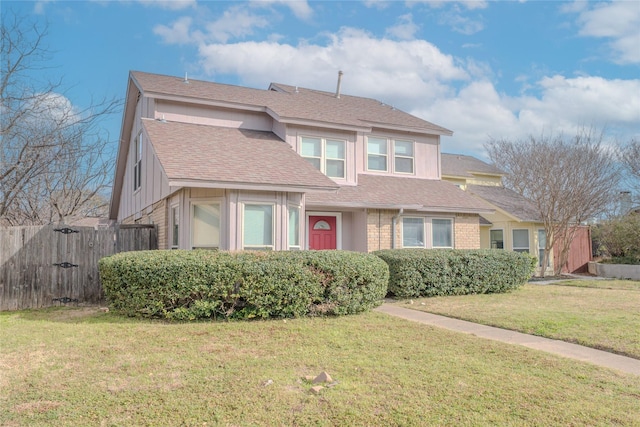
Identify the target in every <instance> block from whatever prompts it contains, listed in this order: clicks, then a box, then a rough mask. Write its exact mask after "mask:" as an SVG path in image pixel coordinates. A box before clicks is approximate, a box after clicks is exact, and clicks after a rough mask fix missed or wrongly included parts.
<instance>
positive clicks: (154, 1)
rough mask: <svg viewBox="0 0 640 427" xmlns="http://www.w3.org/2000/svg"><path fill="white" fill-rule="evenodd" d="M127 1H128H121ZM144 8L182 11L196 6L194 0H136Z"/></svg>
mask: <svg viewBox="0 0 640 427" xmlns="http://www.w3.org/2000/svg"><path fill="white" fill-rule="evenodd" d="M121 1H128V0H121ZM136 1H138V2H140V3H142V4H143V5H145V6H149V7H159V8H161V9H168V10H182V9H187V8H190V7H195V6H196V5H197V1H196V0H136Z"/></svg>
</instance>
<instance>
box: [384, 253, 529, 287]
mask: <svg viewBox="0 0 640 427" xmlns="http://www.w3.org/2000/svg"><path fill="white" fill-rule="evenodd" d="M375 255H377V256H379V257H380V258H382V259H383V260H384V261H385V262H386V263H387V264H388V265H389V274H390V278H389V294H391V295H393V296H395V297H398V298H412V297H423V296H427V297H429V296H436V295H463V294H483V293H493V292H506V291H509V290H511V289H515V288H517V287H519V286H521V285H522V284H524V283H525V282H526V281H527V280H529V278H531V275H532V274H533V270H534V266H535V258H533V257H531V256H530V255H529V254H523V253H518V252H509V251H503V250H491V249H481V250H455V249H436V250H424V249H391V250H383V251H378V252H375Z"/></svg>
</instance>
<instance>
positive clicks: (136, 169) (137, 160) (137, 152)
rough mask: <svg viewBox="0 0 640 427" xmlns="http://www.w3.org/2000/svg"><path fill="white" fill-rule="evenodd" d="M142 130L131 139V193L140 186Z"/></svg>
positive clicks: (137, 190) (142, 148)
mask: <svg viewBox="0 0 640 427" xmlns="http://www.w3.org/2000/svg"><path fill="white" fill-rule="evenodd" d="M143 141H144V140H143V138H142V131H140V133H138V135H137V136H136V137H135V139H134V140H133V193H134V194H135V193H137V192H139V191H140V189H141V188H142V153H143V151H144V147H143Z"/></svg>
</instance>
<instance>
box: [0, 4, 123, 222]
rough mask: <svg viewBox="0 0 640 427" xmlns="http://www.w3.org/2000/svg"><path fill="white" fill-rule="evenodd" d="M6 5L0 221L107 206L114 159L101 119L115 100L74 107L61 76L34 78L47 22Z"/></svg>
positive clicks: (52, 218)
mask: <svg viewBox="0 0 640 427" xmlns="http://www.w3.org/2000/svg"><path fill="white" fill-rule="evenodd" d="M3 12H4V13H3V14H2V28H1V40H0V43H1V45H0V48H1V52H0V53H1V55H0V58H1V59H0V61H1V63H0V72H1V80H0V90H1V91H2V97H1V102H0V113H1V114H0V136H1V137H2V146H1V148H0V224H5V225H18V224H47V223H55V222H64V221H65V220H67V219H69V218H73V217H74V216H79V215H81V214H82V212H83V211H86V210H87V209H88V208H89V207H90V206H93V207H94V208H96V209H100V207H101V206H102V208H106V197H105V196H104V193H105V192H106V191H107V190H108V188H109V185H110V179H111V164H112V163H113V162H109V161H108V159H106V157H105V156H106V155H107V154H109V153H107V151H108V149H109V148H110V147H109V141H108V140H107V139H106V138H104V137H102V136H101V132H100V128H99V122H100V120H101V119H103V118H104V117H106V116H107V115H109V114H112V113H113V112H115V109H116V108H117V106H118V104H117V102H116V101H101V102H97V103H92V104H91V105H90V106H89V107H87V108H85V109H83V110H77V109H76V108H74V106H72V105H71V103H70V102H69V100H68V99H67V98H66V97H65V96H64V94H63V91H62V81H61V80H58V81H50V80H44V81H40V80H39V79H40V78H43V76H44V75H45V74H47V64H49V62H50V58H49V52H48V50H47V48H46V46H45V45H44V40H45V37H46V29H41V28H39V27H38V26H37V25H34V24H31V23H30V22H28V21H27V20H25V19H24V18H22V17H20V16H18V15H16V14H14V13H12V12H11V11H3ZM96 202H97V203H98V205H97V206H96Z"/></svg>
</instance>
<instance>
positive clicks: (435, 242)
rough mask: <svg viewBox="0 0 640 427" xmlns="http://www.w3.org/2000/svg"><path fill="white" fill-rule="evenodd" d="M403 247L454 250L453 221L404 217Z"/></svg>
mask: <svg viewBox="0 0 640 427" xmlns="http://www.w3.org/2000/svg"><path fill="white" fill-rule="evenodd" d="M429 225H430V227H429ZM429 234H430V235H429ZM402 247H403V248H452V247H453V220H451V219H437V218H433V219H429V218H418V217H413V218H412V217H403V218H402Z"/></svg>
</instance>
